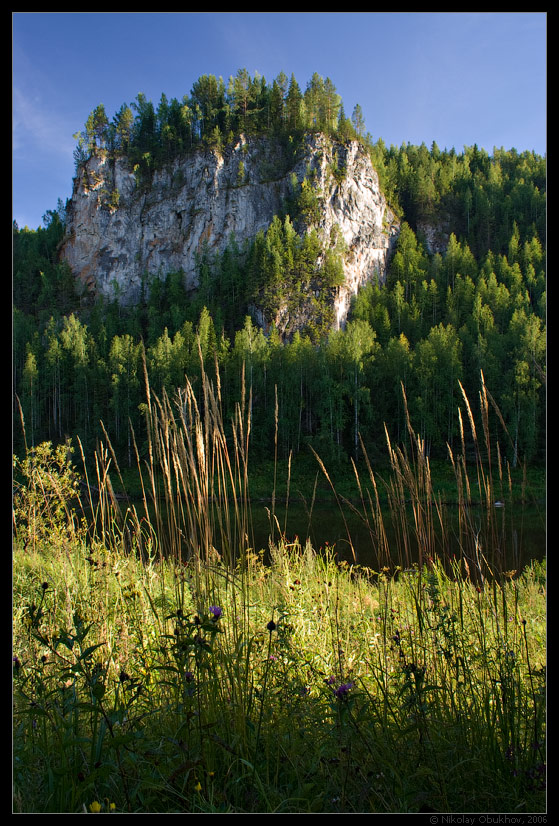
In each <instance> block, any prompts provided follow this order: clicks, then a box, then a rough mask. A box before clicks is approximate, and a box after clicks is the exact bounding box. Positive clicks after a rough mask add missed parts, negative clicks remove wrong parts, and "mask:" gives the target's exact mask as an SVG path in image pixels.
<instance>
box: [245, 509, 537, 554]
mask: <svg viewBox="0 0 559 826" xmlns="http://www.w3.org/2000/svg"><path fill="white" fill-rule="evenodd" d="M443 508H444V510H443V515H444V524H445V527H446V537H447V538H446V543H445V545H444V547H445V549H446V550H445V553H450V555H455V556H456V557H460V554H461V544H462V549H463V543H461V541H460V530H459V514H458V507H457V506H455V505H445V506H443ZM270 511H271V505H270V503H258V502H256V503H253V506H252V520H253V531H254V545H255V548H256V549H257V550H259V549H262V548H267V547H268V546H269V542H270V538H273V539H275V540H277V539H278V538H279V536H280V532H281V533H285V537H286V539H287V541H293V540H294V539H295V538H298V539H299V541H300V542H301V544H304V543H305V541H306V539H307V538H308V539H309V540H310V542H311V544H312V546H313V548H314V549H315V550H319V549H321V548H325V547H326V546H330V547H332V546H334V549H335V551H336V554H337V556H338V558H339V559H346V560H347V561H349V562H353V561H356V562H357V563H358V564H360V565H366V566H369V567H373V568H375V567H376V566H378V565H379V564H380V563H381V562H382V560H381V559H379V553H378V550H379V546H378V542H377V541H376V538H375V528H374V525H373V524H372V523H371V522H370V525H369V526H367V524H365V522H364V520H363V519H362V518H360V517H359V516H357V515H356V514H355V513H352V512H351V509H348V508H344V509H343V515H342V512H340V508H338V506H337V505H336V504H335V503H333V504H331V505H328V506H325V505H322V504H321V505H317V504H315V506H314V508H313V509H312V513H310V514H309V512H308V510H307V508H306V507H305V506H304V505H302V504H299V503H293V504H290V505H289V506H288V507H287V510H286V507H285V505H276V508H275V515H276V517H277V522H276V521H275V520H273V521H272V520H271V513H270ZM400 516H402V515H400ZM468 518H469V521H470V524H471V525H472V526H473V528H474V532H475V533H476V535H477V536H478V537H479V547H480V550H481V551H482V552H483V554H484V556H485V557H486V559H487V560H488V561H490V560H492V561H493V562H494V564H495V565H496V567H498V568H500V569H501V570H520V569H521V568H523V567H525V566H526V565H527V564H529V562H530V561H531V560H540V561H541V560H543V559H544V558H545V556H546V520H545V506H544V505H542V506H541V507H537V506H533V505H531V506H522V505H518V506H512V507H497V508H495V511H494V512H493V513H491V514H488V513H487V511H486V509H484V508H482V507H480V506H474V507H472V508H470V510H469V513H468ZM278 523H279V529H278ZM383 523H384V527H385V530H386V534H387V539H388V545H389V548H390V556H391V560H392V563H393V564H404V565H407V564H409V563H410V562H412V563H413V562H416V561H418V559H419V550H418V547H417V545H418V543H417V538H416V535H415V531H414V527H413V525H414V523H413V515H412V512H411V509H406V513H405V524H407V525H408V526H409V530H408V532H407V537H406V539H407V542H406V541H405V539H404V536H403V534H402V528H401V525H400V526H395V525H394V524H393V521H392V519H391V516H390V514H387V515H385V516H383ZM271 524H272V525H273V527H274V530H273V532H272V529H271ZM371 528H372V534H373V535H371ZM435 534H436V537H437V538H436V539H435V546H436V547H437V548H438V549H439V552H440V551H441V550H442V549H443V543H442V541H441V539H440V536H439V530H436V531H435ZM470 539H471V536H470ZM352 548H353V550H352ZM354 553H355V557H354Z"/></svg>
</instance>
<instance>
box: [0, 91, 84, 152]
mask: <svg viewBox="0 0 559 826" xmlns="http://www.w3.org/2000/svg"><path fill="white" fill-rule="evenodd" d="M12 114H13V120H12V126H13V151H14V157H16V158H19V159H23V158H25V157H26V156H27V155H28V153H30V152H32V153H36V152H39V153H41V154H42V155H56V156H59V157H72V153H73V150H74V146H75V142H74V140H73V138H72V134H71V132H70V129H71V126H70V124H69V123H68V122H67V121H66V120H65V119H64V118H63V117H61V116H60V115H57V114H56V112H53V110H52V108H49V107H48V106H47V105H46V103H45V102H44V101H42V100H41V99H40V98H39V97H38V96H37V95H34V96H30V95H28V94H26V93H25V92H23V91H22V89H21V88H19V87H18V86H14V89H13V112H12Z"/></svg>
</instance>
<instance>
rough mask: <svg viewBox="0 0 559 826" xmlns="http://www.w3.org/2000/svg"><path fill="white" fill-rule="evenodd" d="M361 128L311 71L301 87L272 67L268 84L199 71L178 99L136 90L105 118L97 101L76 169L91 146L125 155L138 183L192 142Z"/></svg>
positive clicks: (349, 134) (213, 143) (339, 134)
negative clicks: (156, 100)
mask: <svg viewBox="0 0 559 826" xmlns="http://www.w3.org/2000/svg"><path fill="white" fill-rule="evenodd" d="M363 130H364V123H363V116H362V112H361V107H360V106H359V104H357V105H356V106H355V108H354V110H353V114H352V117H351V118H348V117H346V115H345V112H344V107H343V102H342V100H341V97H340V95H339V94H338V93H337V91H336V87H335V86H334V84H333V82H332V81H331V79H330V78H326V79H324V78H322V77H321V76H320V75H319V74H318V73H316V72H315V73H314V74H313V76H312V77H311V79H310V80H309V81H308V83H307V85H306V88H305V89H304V90H302V89H301V87H300V85H299V83H298V81H297V80H296V78H295V75H294V74H291V77H290V78H288V77H287V75H286V74H285V73H284V72H280V73H279V75H278V76H277V78H275V79H274V80H273V82H272V83H271V84H269V83H267V82H266V80H265V78H264V77H262V76H260V75H258V74H256V75H255V76H254V77H252V76H251V75H250V73H249V72H248V71H247V69H239V70H238V71H237V73H236V75H235V76H231V77H230V78H229V81H228V83H225V81H224V80H223V78H221V77H219V78H217V77H215V76H214V75H202V76H201V77H199V78H198V79H197V80H196V81H195V82H194V84H193V86H192V89H191V91H190V94H187V95H184V96H183V97H182V99H180V100H179V99H178V98H176V97H173V98H171V99H170V100H169V98H168V97H167V96H166V95H165V94H164V93H163V94H162V95H161V98H160V100H159V103H158V104H157V106H156V105H154V103H153V102H152V101H151V100H148V99H147V98H146V96H145V94H143V93H139V94H138V95H137V96H136V98H135V100H134V101H132V102H131V103H130V104H128V103H124V104H122V106H121V107H120V109H119V110H118V112H116V114H115V115H114V117H113V118H112V119H110V118H109V115H108V114H107V112H106V110H105V106H104V104H99V105H98V106H97V107H95V109H94V110H93V111H92V112H91V113H90V115H89V117H88V119H87V121H86V123H85V126H84V128H83V130H82V131H81V132H78V133H76V135H75V138H76V140H77V146H76V149H75V153H74V158H75V161H76V166H77V167H79V166H80V165H82V164H83V163H84V162H85V161H87V159H88V158H89V157H90V156H91V155H92V154H95V153H97V152H99V151H103V152H107V153H109V154H110V155H111V156H113V157H118V156H126V157H127V158H128V159H129V160H130V163H131V165H132V167H133V168H134V169H135V170H136V172H137V174H138V177H139V178H140V179H143V180H145V179H146V178H149V176H150V175H151V174H152V173H153V171H154V170H155V169H157V168H160V167H161V166H163V165H164V164H166V163H169V162H170V161H172V160H173V159H174V158H176V157H179V156H181V155H183V154H184V153H185V152H190V151H193V150H195V149H197V148H198V147H200V146H206V147H210V148H213V149H217V150H221V149H222V148H223V147H224V146H225V145H226V144H228V143H230V142H232V141H233V140H234V139H235V137H236V136H238V135H239V134H241V133H243V134H245V135H258V134H275V135H276V136H277V135H284V136H285V135H289V136H291V137H292V138H293V137H297V136H299V137H300V136H301V135H302V134H304V133H305V132H309V131H314V132H322V133H324V134H327V135H330V136H332V137H336V138H339V139H342V140H347V139H349V138H356V137H358V136H359V135H360V134H361V133H362V132H363Z"/></svg>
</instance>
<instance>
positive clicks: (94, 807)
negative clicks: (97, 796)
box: [89, 800, 101, 814]
mask: <svg viewBox="0 0 559 826" xmlns="http://www.w3.org/2000/svg"><path fill="white" fill-rule="evenodd" d="M89 811H90V812H93V813H94V814H96V813H97V812H100V811H101V804H100V803H99V801H98V800H94V801H93V803H90V804H89Z"/></svg>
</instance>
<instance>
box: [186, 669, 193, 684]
mask: <svg viewBox="0 0 559 826" xmlns="http://www.w3.org/2000/svg"><path fill="white" fill-rule="evenodd" d="M184 679H185V681H186V682H187V683H192V682H194V674H193V673H192V671H187V672H186V674H185V675H184Z"/></svg>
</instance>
